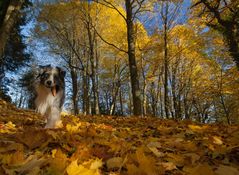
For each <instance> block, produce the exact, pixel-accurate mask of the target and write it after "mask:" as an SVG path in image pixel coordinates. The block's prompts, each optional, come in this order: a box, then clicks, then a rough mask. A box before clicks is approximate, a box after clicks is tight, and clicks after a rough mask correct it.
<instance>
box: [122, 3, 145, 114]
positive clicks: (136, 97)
mask: <svg viewBox="0 0 239 175" xmlns="http://www.w3.org/2000/svg"><path fill="white" fill-rule="evenodd" d="M125 6H126V23H127V42H128V60H129V70H130V79H131V92H132V97H133V107H134V109H133V114H134V115H136V116H140V115H141V114H142V107H141V97H140V96H141V92H140V87H139V79H138V70H137V64H136V58H135V39H136V36H135V31H134V23H133V6H132V3H131V1H130V0H125Z"/></svg>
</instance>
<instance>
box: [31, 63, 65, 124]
mask: <svg viewBox="0 0 239 175" xmlns="http://www.w3.org/2000/svg"><path fill="white" fill-rule="evenodd" d="M65 74H66V72H65V71H64V70H63V69H61V68H60V67H51V65H47V66H40V67H39V74H38V76H37V79H36V82H35V91H36V99H35V107H36V111H37V112H38V113H40V114H42V115H44V116H45V117H46V121H47V123H46V126H45V128H55V127H56V125H57V123H58V122H60V121H61V118H60V113H61V110H62V106H63V103H64V99H65V81H64V78H65ZM53 88H55V90H56V91H55V92H56V94H55V96H54V95H53V90H52V89H53Z"/></svg>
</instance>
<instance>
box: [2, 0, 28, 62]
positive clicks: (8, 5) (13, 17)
mask: <svg viewBox="0 0 239 175" xmlns="http://www.w3.org/2000/svg"><path fill="white" fill-rule="evenodd" d="M28 4H29V1H28V0H5V1H1V2H0V58H1V57H2V56H3V54H4V49H5V45H6V43H7V41H8V39H9V36H10V33H11V31H12V29H13V28H14V26H15V22H16V21H18V19H19V14H20V10H21V9H22V8H24V6H26V5H28Z"/></svg>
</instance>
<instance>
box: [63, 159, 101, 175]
mask: <svg viewBox="0 0 239 175" xmlns="http://www.w3.org/2000/svg"><path fill="white" fill-rule="evenodd" d="M89 162H91V163H90V168H87V167H86V166H84V165H86V164H88V163H89ZM101 166H102V161H101V160H100V159H96V160H93V161H88V162H85V163H83V164H82V165H78V163H77V160H75V161H73V162H71V164H70V165H69V166H68V167H67V168H66V172H67V174H68V175H100V172H99V168H100V167H101Z"/></svg>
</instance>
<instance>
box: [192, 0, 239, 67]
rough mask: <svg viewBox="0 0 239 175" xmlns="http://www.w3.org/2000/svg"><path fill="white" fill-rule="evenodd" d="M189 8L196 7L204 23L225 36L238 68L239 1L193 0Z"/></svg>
mask: <svg viewBox="0 0 239 175" xmlns="http://www.w3.org/2000/svg"><path fill="white" fill-rule="evenodd" d="M191 8H198V9H196V10H195V11H196V12H198V14H199V16H200V17H203V19H204V22H205V23H206V25H208V26H209V27H211V28H212V29H214V30H217V31H219V32H220V33H221V34H222V35H223V36H224V38H225V42H226V44H227V46H228V48H229V52H230V55H231V57H232V58H233V59H234V61H235V63H236V65H237V67H238V68H239V1H230V0H218V1H213V0H210V1H208V0H195V1H194V4H193V5H192V7H191Z"/></svg>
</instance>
